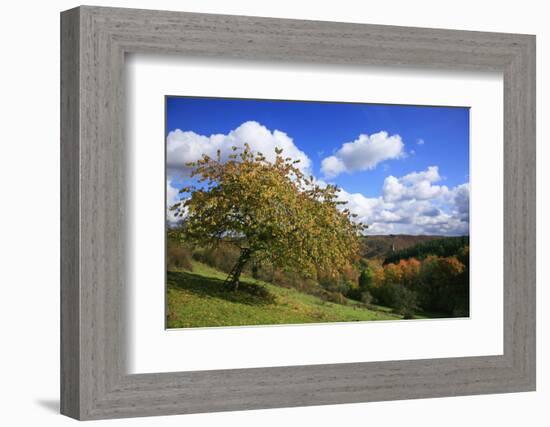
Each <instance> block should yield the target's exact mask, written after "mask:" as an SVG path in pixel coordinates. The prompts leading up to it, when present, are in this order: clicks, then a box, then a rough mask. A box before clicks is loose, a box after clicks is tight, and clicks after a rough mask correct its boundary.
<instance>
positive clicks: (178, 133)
mask: <svg viewBox="0 0 550 427" xmlns="http://www.w3.org/2000/svg"><path fill="white" fill-rule="evenodd" d="M245 143H246V144H248V145H249V146H250V148H251V149H252V150H253V151H256V152H261V153H262V154H264V155H265V157H266V158H267V160H269V161H273V160H275V148H281V149H283V155H284V156H285V157H290V158H292V159H293V160H300V163H298V164H297V166H298V167H299V168H300V169H301V170H302V171H303V172H304V173H307V174H309V173H310V170H311V160H310V158H309V157H308V156H307V155H306V154H305V153H304V152H303V151H301V150H300V149H299V148H298V147H297V146H296V145H295V144H294V141H293V139H292V138H291V137H290V136H288V135H287V134H286V133H285V132H281V131H279V130H274V131H271V130H269V129H268V128H266V127H265V126H263V125H261V124H260V123H258V122H255V121H248V122H244V123H242V124H241V125H240V126H238V127H237V128H236V129H234V130H232V131H230V132H229V133H227V134H214V135H210V136H206V135H199V134H197V133H195V132H192V131H182V130H180V129H176V130H174V131H172V132H170V133H169V134H168V137H167V139H166V163H167V168H168V175H169V176H173V175H185V174H186V173H188V169H187V167H186V166H185V165H186V163H189V162H194V161H197V160H199V159H200V158H201V157H202V156H203V154H206V155H208V156H210V157H215V156H216V153H217V151H218V150H220V152H221V156H222V159H227V157H228V156H229V155H230V154H231V153H232V152H233V151H232V147H239V148H242V147H243V146H244V144H245Z"/></svg>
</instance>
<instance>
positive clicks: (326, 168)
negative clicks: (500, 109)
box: [166, 97, 469, 234]
mask: <svg viewBox="0 0 550 427" xmlns="http://www.w3.org/2000/svg"><path fill="white" fill-rule="evenodd" d="M213 135H215V136H214V137H213ZM244 139H246V140H247V141H246V142H249V143H252V146H253V148H255V149H257V150H259V151H262V150H263V151H266V150H267V151H269V150H271V149H272V147H273V146H278V145H282V146H283V148H285V147H286V148H285V152H286V153H288V154H290V155H291V156H292V157H295V158H300V159H302V164H303V165H304V168H305V167H306V166H307V171H308V172H309V173H312V174H313V175H314V176H315V177H316V178H317V179H319V180H321V181H322V182H331V183H335V184H337V185H338V186H339V187H341V188H342V189H343V190H344V191H343V193H344V197H347V198H348V199H349V204H350V207H355V208H356V210H357V211H358V212H359V214H360V215H359V216H360V217H361V218H363V220H364V221H365V222H366V223H369V224H375V223H376V224H377V225H376V226H375V227H371V232H372V233H374V234H385V233H390V232H392V233H400V232H402V233H406V234H467V231H468V219H469V217H468V216H467V211H468V206H466V205H469V185H468V181H469V177H468V174H469V109H468V108H466V107H432V106H407V105H380V104H352V103H326V102H303V101H270V100H248V99H223V98H189V97H167V98H166V141H167V158H168V168H167V171H168V172H167V174H168V181H169V182H168V193H169V195H170V194H174V189H177V188H179V187H181V186H182V185H183V183H184V181H185V171H184V169H185V168H184V167H183V165H182V163H184V162H185V161H189V160H191V161H192V160H194V157H196V156H197V155H198V153H199V152H201V150H203V148H204V151H205V152H208V150H211V149H212V147H213V146H214V145H215V146H216V147H218V148H219V147H224V146H227V147H229V145H239V143H242V141H243V140H244ZM344 145H345V146H344ZM264 154H265V152H264ZM466 193H467V194H466ZM169 199H170V197H169ZM355 205H357V206H355ZM430 209H431V211H430ZM436 210H437V212H439V213H440V215H435V211H436ZM430 212H431V213H430ZM361 214H362V215H361ZM424 214H430V215H424ZM445 222H447V223H448V224H446V225H445ZM451 222H452V223H453V225H449V223H451ZM372 228H374V230H373V229H372Z"/></svg>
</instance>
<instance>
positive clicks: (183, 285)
mask: <svg viewBox="0 0 550 427" xmlns="http://www.w3.org/2000/svg"><path fill="white" fill-rule="evenodd" d="M225 277H226V274H225V273H223V272H220V271H218V270H216V269H213V268H211V267H209V266H207V265H204V264H201V263H199V262H193V271H192V272H191V271H185V270H178V271H168V275H167V282H168V283H167V285H168V286H167V326H168V328H189V327H212V326H243V325H275V324H292V323H319V322H349V321H365V320H396V319H401V318H402V316H399V315H397V314H394V313H391V310H390V309H389V308H386V307H374V308H375V309H374V310H370V309H367V308H365V307H364V306H361V305H360V304H359V303H357V302H355V301H352V300H349V301H348V305H341V304H335V303H331V302H326V301H323V300H321V299H320V298H318V297H316V296H313V295H308V294H304V293H301V292H298V291H297V290H294V289H287V288H282V287H279V286H275V285H272V284H270V283H266V282H262V281H259V280H255V279H253V278H251V277H246V276H244V277H242V278H241V284H240V285H239V289H238V290H237V291H233V290H230V289H228V288H227V287H225V286H224V284H223V281H224V279H225Z"/></svg>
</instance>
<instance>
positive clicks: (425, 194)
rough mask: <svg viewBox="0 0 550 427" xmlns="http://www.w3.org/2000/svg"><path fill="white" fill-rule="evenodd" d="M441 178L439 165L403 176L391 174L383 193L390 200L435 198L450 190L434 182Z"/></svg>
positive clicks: (385, 181)
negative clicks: (397, 176) (398, 176)
mask: <svg viewBox="0 0 550 427" xmlns="http://www.w3.org/2000/svg"><path fill="white" fill-rule="evenodd" d="M440 180H441V176H440V175H439V168H438V167H437V166H430V167H429V168H428V169H426V170H425V171H421V172H412V173H410V174H408V175H405V176H403V177H401V178H396V177H395V176H393V175H390V176H388V177H387V178H386V179H385V180H384V185H383V187H382V194H383V197H384V200H386V201H388V202H395V201H398V200H410V199H415V200H427V199H433V198H436V197H441V196H444V195H446V194H447V193H448V192H449V189H448V188H447V186H445V185H436V184H434V182H438V181H440Z"/></svg>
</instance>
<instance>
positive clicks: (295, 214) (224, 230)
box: [174, 145, 363, 275]
mask: <svg viewBox="0 0 550 427" xmlns="http://www.w3.org/2000/svg"><path fill="white" fill-rule="evenodd" d="M282 153H283V150H282V149H280V148H276V149H275V155H276V156H275V160H274V161H273V162H269V161H267V160H266V157H265V156H264V155H263V154H261V153H255V152H253V151H252V150H251V149H250V147H249V146H248V145H245V147H244V149H242V150H240V151H239V149H237V148H236V147H234V149H233V154H232V155H230V156H229V157H228V159H227V160H226V161H222V159H221V155H220V154H219V153H218V155H217V156H216V158H215V159H212V158H210V157H208V156H203V158H202V159H200V160H198V161H197V162H194V163H191V164H189V165H188V166H189V167H191V170H192V173H191V176H192V178H195V179H196V180H197V181H198V182H199V184H200V185H199V186H198V187H186V188H185V189H184V190H182V191H184V192H186V193H188V194H189V197H188V198H187V199H185V201H182V202H179V203H178V204H176V205H175V207H174V209H175V210H176V212H177V213H178V214H179V215H180V216H181V217H182V218H183V217H184V218H183V226H182V233H183V237H184V239H185V240H187V241H189V242H194V243H197V244H200V245H215V244H217V243H219V242H220V241H224V242H230V243H232V244H235V245H236V246H238V247H240V248H249V249H250V251H251V253H252V257H253V258H254V260H255V261H256V262H259V263H269V264H271V265H273V266H276V267H279V268H285V269H291V270H297V271H300V272H302V273H305V274H310V275H314V274H315V273H316V272H319V271H320V272H323V274H328V275H335V274H337V273H338V272H340V271H342V270H343V269H345V268H346V267H347V266H349V265H350V264H351V263H353V262H354V260H355V259H356V257H357V253H358V249H359V241H358V234H359V233H360V232H361V230H362V229H363V226H362V225H360V224H356V223H354V222H353V221H352V215H351V214H350V212H349V211H348V210H345V209H344V210H342V209H341V208H340V205H341V204H342V202H339V201H338V200H337V195H338V191H339V189H338V188H337V187H336V186H334V185H326V186H320V185H318V184H317V183H316V182H315V180H314V178H313V177H312V176H310V177H305V176H304V175H303V174H302V172H301V171H300V169H298V167H297V166H296V164H297V163H298V162H297V161H296V160H294V161H293V160H292V159H291V158H288V157H287V158H285V157H283V156H282ZM184 212H185V215H184Z"/></svg>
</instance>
